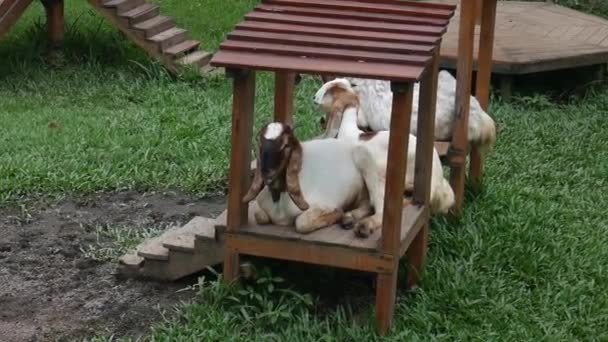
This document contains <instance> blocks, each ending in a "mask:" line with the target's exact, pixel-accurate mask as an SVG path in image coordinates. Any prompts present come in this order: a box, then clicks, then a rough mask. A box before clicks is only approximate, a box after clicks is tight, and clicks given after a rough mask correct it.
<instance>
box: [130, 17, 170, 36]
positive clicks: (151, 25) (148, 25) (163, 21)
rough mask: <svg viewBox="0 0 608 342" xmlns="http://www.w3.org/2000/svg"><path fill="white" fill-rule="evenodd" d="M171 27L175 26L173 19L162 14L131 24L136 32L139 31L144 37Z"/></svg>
mask: <svg viewBox="0 0 608 342" xmlns="http://www.w3.org/2000/svg"><path fill="white" fill-rule="evenodd" d="M173 27H175V22H174V21H173V19H171V18H169V17H165V16H163V15H159V16H156V17H154V18H151V19H148V20H145V21H142V22H140V23H137V24H135V25H133V28H134V29H136V30H138V31H139V32H138V33H140V32H141V33H142V34H141V36H142V37H144V38H150V37H152V36H154V35H157V34H159V33H161V32H163V31H166V30H168V29H170V28H173Z"/></svg>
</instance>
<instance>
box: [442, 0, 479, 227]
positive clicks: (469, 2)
mask: <svg viewBox="0 0 608 342" xmlns="http://www.w3.org/2000/svg"><path fill="white" fill-rule="evenodd" d="M460 4H461V6H460V31H459V34H458V57H459V58H458V64H457V66H456V74H457V75H456V76H457V82H456V122H455V123H454V133H453V135H452V145H451V147H450V151H449V153H448V158H449V160H450V163H451V165H450V166H451V168H452V169H451V172H450V184H451V185H452V188H453V189H454V196H455V199H456V204H455V205H454V207H453V208H452V214H453V215H455V216H458V215H459V214H460V211H461V209H462V205H463V202H464V183H465V162H466V154H467V150H468V144H469V142H468V126H469V108H470V102H471V98H470V97H471V80H472V73H473V46H474V38H475V7H476V1H475V0H462V1H461V3H460Z"/></svg>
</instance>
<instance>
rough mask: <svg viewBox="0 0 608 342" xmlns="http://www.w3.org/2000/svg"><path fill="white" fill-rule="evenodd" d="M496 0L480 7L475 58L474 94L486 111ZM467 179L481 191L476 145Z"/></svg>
mask: <svg viewBox="0 0 608 342" xmlns="http://www.w3.org/2000/svg"><path fill="white" fill-rule="evenodd" d="M497 2H498V1H497V0H486V1H484V2H483V5H482V9H481V32H480V37H479V56H478V58H477V61H478V63H477V64H478V66H477V81H476V83H475V84H476V88H475V96H476V97H477V100H479V103H480V105H481V108H482V109H483V110H485V111H486V112H487V111H488V105H489V103H490V81H491V77H492V54H493V51H494V31H495V26H496V6H497ZM469 160H470V163H469V181H470V184H471V188H472V190H473V191H474V192H479V191H481V187H482V183H483V163H484V160H483V154H482V153H481V151H480V150H479V147H478V146H472V147H471V154H470V159H469Z"/></svg>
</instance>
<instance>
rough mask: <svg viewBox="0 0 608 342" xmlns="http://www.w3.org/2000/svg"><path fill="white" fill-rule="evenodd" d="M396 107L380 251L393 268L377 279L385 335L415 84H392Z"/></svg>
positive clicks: (380, 321)
mask: <svg viewBox="0 0 608 342" xmlns="http://www.w3.org/2000/svg"><path fill="white" fill-rule="evenodd" d="M391 89H392V91H393V106H392V112H391V125H390V131H391V134H390V137H389V143H388V160H387V168H386V186H385V195H384V216H383V218H382V245H381V251H382V252H383V253H385V254H389V255H392V256H393V257H394V258H395V263H394V267H393V271H392V272H391V273H388V274H378V276H377V282H376V321H377V323H378V330H379V332H380V333H381V334H383V335H386V334H387V333H388V331H389V330H390V326H391V321H392V319H393V313H394V311H395V295H396V292H397V276H398V263H397V261H398V260H399V248H400V247H401V246H400V245H401V215H402V213H403V191H404V186H405V184H404V183H405V182H404V180H405V170H406V168H407V150H408V143H409V134H407V133H405V134H403V133H402V132H409V131H410V116H411V113H412V97H413V90H414V87H413V84H411V83H393V84H391Z"/></svg>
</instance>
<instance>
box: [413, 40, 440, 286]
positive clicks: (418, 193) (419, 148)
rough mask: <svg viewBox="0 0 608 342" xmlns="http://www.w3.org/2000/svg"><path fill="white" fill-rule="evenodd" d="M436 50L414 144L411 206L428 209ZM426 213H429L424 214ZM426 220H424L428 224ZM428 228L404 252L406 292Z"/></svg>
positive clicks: (419, 264) (418, 269) (417, 271)
mask: <svg viewBox="0 0 608 342" xmlns="http://www.w3.org/2000/svg"><path fill="white" fill-rule="evenodd" d="M439 58H440V57H439V49H436V51H435V57H434V58H433V64H432V65H431V66H430V67H429V68H428V69H427V71H426V74H425V75H424V77H423V78H422V80H421V82H420V97H419V104H418V108H420V109H419V112H420V113H421V115H418V129H417V132H418V138H417V142H416V167H415V169H414V203H415V204H416V205H426V206H428V205H429V204H430V201H431V174H432V170H433V148H434V144H433V141H434V136H435V134H434V132H435V110H436V104H437V75H438V74H437V73H438V72H439ZM427 213H428V212H427ZM428 219H429V217H428V214H427V217H425V220H427V221H428ZM427 235H428V224H425V225H424V226H423V227H422V228H420V231H419V232H418V234H417V235H416V238H414V241H412V244H411V245H410V246H409V248H408V249H407V252H406V253H407V262H408V272H407V281H406V288H407V289H411V288H413V287H414V286H415V285H416V284H417V283H418V281H419V280H420V275H421V274H422V269H423V267H424V260H425V257H426V249H427Z"/></svg>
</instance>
